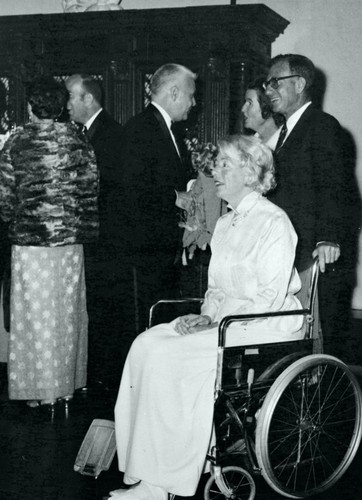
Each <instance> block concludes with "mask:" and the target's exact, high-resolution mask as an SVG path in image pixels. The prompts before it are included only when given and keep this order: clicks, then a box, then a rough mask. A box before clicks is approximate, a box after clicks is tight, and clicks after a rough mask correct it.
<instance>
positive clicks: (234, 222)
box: [115, 192, 302, 496]
mask: <svg viewBox="0 0 362 500" xmlns="http://www.w3.org/2000/svg"><path fill="white" fill-rule="evenodd" d="M296 243H297V236H296V234H295V231H294V229H293V227H292V225H291V223H290V221H289V219H288V217H287V215H286V214H285V212H283V211H282V210H281V209H280V208H278V207H277V206H276V205H274V204H272V203H271V202H269V201H268V200H266V199H265V198H263V197H261V196H260V195H258V194H257V193H255V192H253V193H251V194H249V195H248V196H246V197H245V198H244V199H243V200H242V202H241V203H240V205H239V206H238V208H237V211H235V212H233V211H231V212H229V213H227V214H225V215H224V216H222V217H221V218H220V219H219V221H218V223H217V226H216V229H215V232H214V235H213V239H212V242H211V249H212V258H211V261H210V266H209V288H208V291H207V292H206V296H205V303H204V305H203V307H202V314H207V315H209V316H210V317H211V319H212V321H220V319H221V318H222V317H223V316H225V315H227V314H231V313H239V314H241V313H252V312H264V311H279V310H289V309H295V308H297V309H298V308H301V306H300V303H299V301H298V299H297V298H296V297H295V295H294V294H295V293H296V292H298V290H299V289H300V280H299V276H298V275H297V273H296V271H295V270H294V268H293V262H294V255H295V247H296ZM301 322H302V319H301V317H283V318H282V319H275V318H272V319H268V320H263V321H258V322H255V323H253V322H249V324H246V325H244V324H243V325H239V327H238V328H237V326H235V327H233V328H232V329H231V333H230V340H229V341H228V342H227V344H229V345H230V344H238V345H245V344H253V343H256V342H260V343H262V342H264V343H265V342H273V341H280V340H293V339H295V338H299V337H300V333H298V330H299V329H300V327H301ZM173 324H174V322H172V323H170V324H162V325H157V326H155V327H153V328H151V329H150V330H148V331H146V332H144V333H142V334H141V335H139V336H138V337H137V338H136V340H135V341H134V342H133V344H132V347H131V350H130V352H129V355H128V358H127V361H126V363H125V367H124V371H123V375H122V381H121V385H120V389H119V394H118V398H117V403H116V407H115V424H116V439H117V454H118V461H119V469H120V470H121V471H124V472H125V477H126V478H127V477H130V478H133V479H135V480H136V479H141V480H143V481H146V482H148V483H151V484H153V485H156V486H160V487H162V488H164V489H165V490H166V491H168V492H169V493H173V494H175V495H179V496H193V495H194V493H195V491H196V488H197V485H198V482H199V479H200V476H201V474H202V472H203V469H204V465H205V456H206V453H207V450H208V447H209V443H210V438H211V431H212V419H213V393H214V384H215V372H216V354H217V353H216V351H217V328H213V329H209V330H204V331H202V332H199V333H194V334H190V335H186V336H181V335H179V334H178V333H176V331H175V330H174V328H173Z"/></svg>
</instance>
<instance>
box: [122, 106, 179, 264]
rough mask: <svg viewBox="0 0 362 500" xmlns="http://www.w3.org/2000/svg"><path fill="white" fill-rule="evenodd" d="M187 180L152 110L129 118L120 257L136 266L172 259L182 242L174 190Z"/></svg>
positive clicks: (165, 130) (163, 125) (124, 137)
mask: <svg viewBox="0 0 362 500" xmlns="http://www.w3.org/2000/svg"><path fill="white" fill-rule="evenodd" d="M185 185H186V174H185V168H184V166H183V163H182V160H181V159H180V157H179V155H178V153H177V150H176V148H175V145H174V143H173V140H172V137H171V134H170V132H169V129H168V127H167V125H166V123H165V121H164V119H163V117H162V115H161V113H160V112H159V111H158V109H157V108H156V107H155V106H153V105H152V104H151V105H149V106H148V107H147V108H146V109H145V110H144V111H143V112H142V113H140V114H139V115H137V116H135V117H133V118H131V120H129V121H128V123H126V125H125V126H124V128H123V134H122V188H123V199H122V202H123V207H122V233H123V237H124V238H123V242H124V252H125V254H126V255H128V256H129V257H130V258H131V259H133V260H134V261H135V262H137V261H139V259H147V256H149V257H151V256H154V257H155V256H159V257H160V259H159V260H160V264H161V265H162V255H165V256H166V255H167V256H168V258H170V259H172V256H175V255H176V252H177V248H178V245H179V243H180V241H181V231H180V228H179V227H178V223H179V221H180V213H179V210H178V208H177V207H176V205H175V200H176V195H175V190H185Z"/></svg>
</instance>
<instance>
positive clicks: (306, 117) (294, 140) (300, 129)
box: [278, 104, 314, 155]
mask: <svg viewBox="0 0 362 500" xmlns="http://www.w3.org/2000/svg"><path fill="white" fill-rule="evenodd" d="M313 113H314V108H313V105H312V104H311V105H310V106H308V108H307V109H306V110H305V111H304V113H303V114H302V116H301V117H300V118H299V120H298V121H297V123H296V124H295V126H294V128H293V130H292V131H291V132H290V134H289V135H288V137H287V138H286V140H285V142H284V144H283V146H282V148H281V149H280V151H279V153H278V154H279V155H281V154H283V152H284V151H287V150H288V149H290V148H292V149H294V148H295V147H296V146H297V145H298V144H300V141H301V137H305V131H306V129H308V128H309V121H310V119H311V117H312V115H313Z"/></svg>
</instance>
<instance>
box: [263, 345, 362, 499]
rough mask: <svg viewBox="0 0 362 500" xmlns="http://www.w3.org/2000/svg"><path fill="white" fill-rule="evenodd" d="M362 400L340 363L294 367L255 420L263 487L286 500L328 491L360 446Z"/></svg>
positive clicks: (322, 358)
mask: <svg viewBox="0 0 362 500" xmlns="http://www.w3.org/2000/svg"><path fill="white" fill-rule="evenodd" d="M361 415H362V394H361V389H360V387H359V384H358V382H357V380H356V378H355V377H354V375H353V374H352V373H351V371H350V370H349V369H348V367H347V366H346V365H345V364H344V363H343V362H342V361H340V360H339V359H337V358H334V357H333V356H328V355H320V354H314V355H310V356H306V357H304V358H302V359H299V360H297V361H295V362H294V363H293V364H292V365H291V366H289V367H288V368H287V369H286V370H285V371H284V372H283V373H282V374H281V375H279V377H278V378H277V379H276V380H275V382H274V383H273V385H272V386H271V387H270V389H269V391H268V393H267V396H266V398H265V401H264V403H263V406H262V408H261V410H260V413H259V415H258V417H257V426H256V436H255V450H256V457H257V461H258V465H259V467H260V469H261V473H262V475H263V477H264V479H265V480H266V482H267V483H268V484H269V485H270V486H271V487H272V488H273V489H274V490H275V491H277V492H278V493H280V494H282V495H284V496H286V497H289V498H306V497H309V496H312V495H315V494H317V493H321V492H323V491H325V490H326V489H328V488H330V487H331V486H332V485H333V484H334V483H335V482H336V481H338V479H340V478H341V476H342V475H343V474H344V473H345V471H346V470H347V468H348V467H349V465H350V464H351V462H352V460H353V458H354V456H355V454H356V452H357V450H358V446H359V444H360V441H361V433H362V427H361Z"/></svg>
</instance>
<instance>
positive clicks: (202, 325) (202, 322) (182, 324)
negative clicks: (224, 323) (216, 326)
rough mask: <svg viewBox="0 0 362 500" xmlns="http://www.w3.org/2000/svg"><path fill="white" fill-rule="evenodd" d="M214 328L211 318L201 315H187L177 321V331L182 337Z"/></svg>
mask: <svg viewBox="0 0 362 500" xmlns="http://www.w3.org/2000/svg"><path fill="white" fill-rule="evenodd" d="M207 328H212V326H211V318H210V316H206V315H205V316H204V315H201V314H187V315H186V316H180V317H179V318H178V319H177V322H176V325H175V330H176V332H177V333H179V334H180V335H189V334H190V333H194V332H196V331H201V330H206V329H207Z"/></svg>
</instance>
